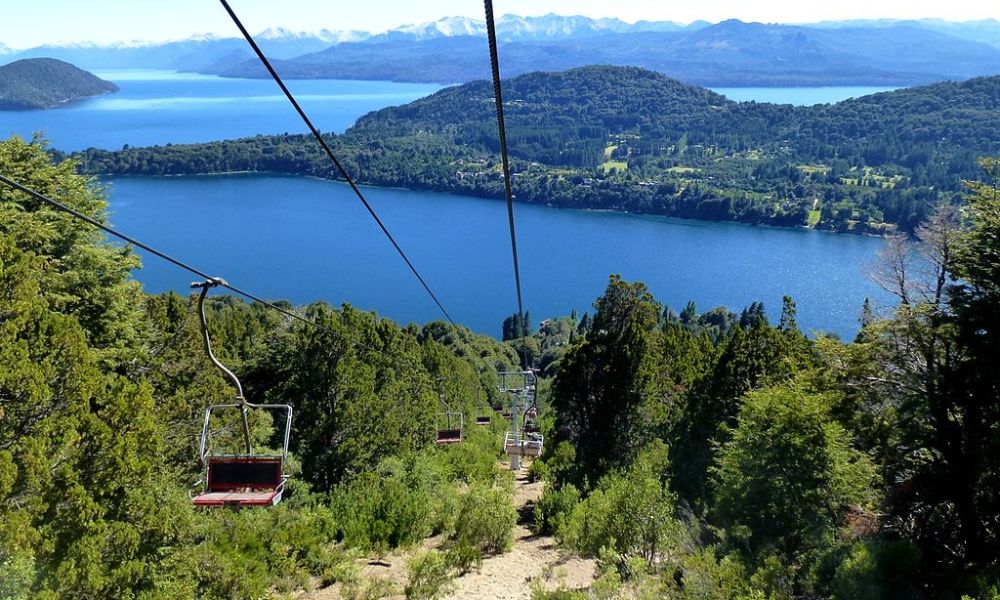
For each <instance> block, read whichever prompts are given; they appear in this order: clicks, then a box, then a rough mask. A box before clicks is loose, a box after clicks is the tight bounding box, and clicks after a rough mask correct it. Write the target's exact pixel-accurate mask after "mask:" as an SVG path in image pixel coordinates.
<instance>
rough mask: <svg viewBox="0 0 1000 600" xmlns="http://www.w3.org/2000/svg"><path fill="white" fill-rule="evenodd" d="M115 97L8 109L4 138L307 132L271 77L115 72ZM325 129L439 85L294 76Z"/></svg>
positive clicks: (89, 139) (63, 143)
mask: <svg viewBox="0 0 1000 600" xmlns="http://www.w3.org/2000/svg"><path fill="white" fill-rule="evenodd" d="M96 75H98V76H100V77H102V78H104V79H107V80H109V81H113V82H115V83H116V84H117V85H118V86H119V87H120V88H121V89H120V90H119V91H118V92H115V93H113V94H107V95H104V96H99V97H97V98H90V99H87V100H82V101H79V102H75V103H73V104H71V105H68V106H65V107H62V108H57V109H51V110H31V111H0V137H4V138H6V137H8V136H10V134H12V133H17V134H19V135H21V136H22V137H26V138H30V137H31V135H32V134H33V133H34V132H36V131H44V132H45V135H46V136H48V138H49V140H50V141H51V142H52V146H53V147H54V148H58V149H60V150H82V149H85V148H90V147H94V148H105V149H117V148H121V147H122V146H123V145H124V144H129V145H131V146H152V145H156V144H161V145H162V144H167V143H172V144H185V143H194V142H209V141H212V140H221V139H232V138H238V137H246V136H251V135H256V134H258V133H265V134H266V133H285V132H289V133H302V132H305V131H306V129H305V126H304V125H303V124H302V121H301V120H300V119H299V116H298V115H297V114H296V113H295V111H294V109H292V107H291V106H290V105H289V104H288V101H287V100H286V99H285V97H284V95H283V94H282V93H281V90H279V89H278V86H277V85H275V83H274V82H273V81H271V80H270V79H268V80H263V79H225V78H222V77H214V76H209V75H195V74H188V73H171V72H167V71H108V72H100V71H99V72H96ZM288 87H289V89H291V90H292V93H294V94H295V96H296V98H297V99H298V100H299V102H300V103H301V104H302V107H303V108H304V109H305V110H306V112H307V113H308V114H309V117H310V118H311V119H312V121H313V123H315V125H316V127H318V128H319V129H320V130H321V131H333V132H338V133H339V132H342V131H344V130H345V129H347V128H348V127H350V126H351V125H353V124H354V122H355V121H356V120H357V119H358V117H360V116H362V115H364V114H366V113H368V112H370V111H373V110H378V109H380V108H384V107H386V106H392V105H397V104H406V103H408V102H412V101H414V100H416V99H418V98H422V97H424V96H427V95H428V94H431V93H433V92H435V91H437V90H439V89H441V86H439V85H435V84H413V83H391V82H385V81H338V80H328V79H327V80H309V81H289V82H288Z"/></svg>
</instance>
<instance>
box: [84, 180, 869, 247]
mask: <svg viewBox="0 0 1000 600" xmlns="http://www.w3.org/2000/svg"><path fill="white" fill-rule="evenodd" d="M87 175H91V176H94V177H97V178H99V179H159V178H164V179H166V178H185V177H192V178H193V177H229V176H251V177H253V176H261V177H290V178H304V179H313V180H316V181H329V182H333V183H339V184H342V185H347V182H346V181H345V180H344V179H341V178H330V177H319V176H316V175H304V174H300V173H282V172H277V171H254V170H242V171H219V172H206V173H169V174H165V175H131V174H120V173H87ZM357 183H358V185H359V186H360V187H363V188H369V189H376V190H399V191H407V192H429V193H435V194H445V195H448V196H453V197H461V198H465V199H468V198H473V199H477V200H484V201H488V202H489V201H499V202H503V198H494V197H491V196H481V195H477V194H470V193H468V192H461V191H453V190H442V189H435V188H429V187H427V188H423V187H405V186H398V185H381V184H378V183H370V182H363V181H358V182H357ZM514 202H515V203H516V204H520V205H522V206H544V207H546V208H552V209H556V210H566V211H578V212H584V213H596V214H610V215H628V216H638V217H655V218H658V219H664V220H677V221H682V222H684V221H688V222H692V223H713V224H734V225H748V226H752V227H761V228H768V229H777V230H783V231H796V230H805V231H815V232H817V233H824V234H832V235H848V236H860V237H870V238H875V239H884V238H885V237H886V236H885V234H879V233H872V232H869V231H864V232H855V231H834V230H831V229H817V228H815V227H810V226H808V225H796V226H792V227H787V226H783V225H772V224H770V223H752V222H746V221H724V220H711V219H695V218H690V217H677V216H673V215H663V214H658V213H644V212H634V211H628V210H615V209H613V208H588V207H573V206H560V205H557V204H548V203H542V202H524V201H521V200H518V199H517V197H516V196H515V198H514Z"/></svg>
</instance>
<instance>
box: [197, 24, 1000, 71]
mask: <svg viewBox="0 0 1000 600" xmlns="http://www.w3.org/2000/svg"><path fill="white" fill-rule="evenodd" d="M452 25H455V24H454V23H452ZM466 25H468V24H466ZM461 29H462V28H461V27H451V28H449V31H450V30H461ZM423 33H427V31H426V30H421V35H423ZM415 35H417V34H412V33H411V34H406V35H404V34H400V35H398V36H394V37H391V38H386V39H382V40H379V41H375V40H374V39H372V40H366V41H362V42H351V43H341V44H337V45H335V46H331V47H329V48H327V49H325V50H323V51H321V52H317V53H312V54H306V55H303V56H300V57H297V58H294V59H290V60H283V61H278V62H277V65H278V69H279V71H280V72H281V73H282V74H283V75H284V76H285V77H288V78H300V79H314V78H330V79H375V80H379V79H384V80H391V81H411V82H437V83H445V84H448V83H461V82H466V81H473V80H477V79H484V78H487V77H489V62H488V61H487V60H486V58H485V57H486V52H485V44H484V41H483V37H482V36H472V35H444V34H442V35H437V36H427V37H420V38H418V37H414V36H415ZM567 35H568V34H567ZM407 36H409V37H407ZM501 58H502V61H503V73H504V75H505V76H516V75H519V74H521V73H527V72H531V71H560V70H564V69H570V68H574V67H580V66H585V65H591V64H607V65H620V66H637V67H643V68H646V69H650V70H654V71H658V72H660V73H664V74H666V75H669V76H671V77H674V78H676V79H679V80H681V81H684V82H687V83H692V84H697V85H703V86H710V87H729V86H733V87H736V86H803V85H883V86H910V85H917V84H925V83H931V82H935V81H942V80H948V79H967V78H969V77H975V76H982V75H993V74H997V73H1000V48H994V47H992V46H990V45H987V44H984V43H982V42H975V41H969V40H965V39H960V38H957V37H954V36H950V35H947V34H943V33H939V32H937V31H932V30H930V29H921V28H917V27H912V26H909V25H887V26H882V27H838V28H833V27H831V28H813V27H802V26H790V25H764V24H761V23H743V22H740V21H735V20H731V21H723V22H722V23H718V24H715V25H709V26H703V27H693V28H691V27H689V28H684V29H675V30H662V29H661V30H659V31H654V30H650V31H634V30H628V31H624V32H619V33H603V34H592V35H589V36H583V37H562V38H560V39H548V40H537V39H536V40H526V41H509V42H506V43H504V44H503V47H502V49H501ZM211 72H213V73H216V74H219V75H223V76H227V77H264V76H266V73H264V71H263V70H262V68H261V67H260V65H259V64H258V63H256V62H255V61H246V62H243V63H240V64H236V65H230V66H228V67H224V68H222V69H218V70H214V71H211Z"/></svg>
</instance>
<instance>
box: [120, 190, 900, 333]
mask: <svg viewBox="0 0 1000 600" xmlns="http://www.w3.org/2000/svg"><path fill="white" fill-rule="evenodd" d="M109 184H110V201H111V208H112V211H113V215H112V221H113V223H114V224H115V225H116V226H118V227H120V228H121V229H122V230H123V231H126V232H128V233H130V234H131V235H134V236H136V237H138V238H139V239H141V240H143V241H145V242H147V243H149V244H151V245H153V246H154V247H156V248H158V249H160V250H162V251H165V252H167V253H170V254H173V255H174V256H176V257H177V258H179V259H181V260H184V261H189V262H190V263H192V264H194V265H195V266H198V267H200V268H202V269H205V270H207V271H209V272H211V273H215V274H217V275H218V276H221V277H224V278H226V279H228V280H229V281H230V283H232V284H234V285H236V286H239V287H243V288H245V289H247V290H249V291H252V292H254V293H257V294H261V295H263V296H265V297H268V298H284V299H290V300H292V301H293V302H296V303H306V302H311V301H314V300H326V301H328V302H330V303H332V304H339V303H341V302H350V303H351V304H353V305H355V306H358V307H360V308H364V309H373V310H376V311H378V313H379V314H380V315H382V316H386V317H390V318H392V319H394V320H397V321H399V322H403V323H406V322H410V321H415V322H421V323H422V322H426V321H429V320H435V319H440V318H441V314H440V313H439V312H438V311H437V308H436V307H435V306H434V305H433V303H432V302H431V300H430V298H429V297H428V296H427V295H426V293H425V292H424V291H423V289H422V288H420V286H419V284H418V283H417V281H416V280H415V279H414V278H413V276H412V275H411V274H410V272H409V271H408V270H407V268H406V266H405V265H404V263H403V262H402V260H400V259H399V257H398V256H397V255H396V254H395V251H394V250H393V249H392V247H391V246H390V245H389V243H388V242H387V241H386V240H385V239H384V238H383V236H382V233H381V232H380V231H379V230H378V228H377V226H376V225H375V224H374V223H373V222H372V220H371V218H370V217H369V216H368V214H367V212H365V211H364V209H363V207H362V206H361V205H360V203H359V202H358V200H357V198H356V197H354V196H353V194H352V193H351V192H350V189H349V188H347V187H346V186H345V185H343V184H339V183H334V182H328V181H320V180H315V179H307V178H300V177H279V176H260V175H257V176H251V175H247V176H210V177H169V178H119V179H112V180H109ZM366 193H367V196H368V197H369V199H370V201H371V202H372V204H373V206H374V207H375V209H376V211H378V212H379V213H380V215H381V216H382V218H383V220H384V221H385V223H386V225H387V226H388V227H389V229H390V230H391V231H392V232H393V234H394V235H395V236H396V238H397V239H398V241H399V242H400V244H401V245H402V246H403V248H404V249H405V250H406V251H407V253H408V254H409V255H410V257H411V258H412V259H413V261H414V263H415V264H416V265H417V268H418V269H420V270H421V272H422V273H423V274H424V276H425V278H426V279H427V281H428V283H429V284H430V285H431V287H432V288H433V289H434V290H435V291H436V293H437V294H438V295H439V297H440V299H441V301H442V302H443V303H444V305H445V306H446V307H447V308H448V310H449V311H450V312H451V313H452V316H453V317H454V318H455V320H456V321H458V322H460V323H462V324H465V325H468V326H469V327H471V328H472V329H473V330H475V331H477V332H480V333H487V334H491V335H499V333H500V324H501V322H502V320H503V318H504V317H505V316H507V315H509V314H511V313H513V312H515V311H516V298H515V294H514V285H513V275H512V267H511V258H510V246H509V241H508V237H507V236H508V233H507V220H506V219H507V217H506V209H505V206H504V204H503V203H502V202H499V201H491V200H483V199H477V198H469V197H462V196H454V195H447V194H437V193H432V192H417V191H404V190H392V189H378V188H368V189H367V190H366ZM515 208H516V217H517V226H518V241H519V249H520V254H521V267H522V277H523V286H524V294H525V303H526V305H525V308H526V309H527V310H530V311H531V314H532V317H533V318H534V319H535V320H536V321H537V320H538V319H542V318H548V317H553V316H559V315H567V314H569V313H570V311H571V310H573V309H576V310H577V311H578V312H579V313H580V314H581V315H582V314H583V312H584V311H586V310H590V307H591V303H592V302H593V301H594V299H595V298H597V296H599V295H600V294H601V293H602V292H603V290H604V288H605V286H606V285H607V281H608V276H609V274H611V273H620V274H622V275H623V276H624V277H626V278H627V279H629V280H639V281H643V282H645V283H646V284H648V285H649V287H650V289H651V290H652V292H653V294H654V295H655V296H656V297H657V299H658V300H660V301H661V302H665V303H667V304H668V305H670V306H672V307H674V308H675V309H677V310H679V309H680V308H683V306H684V304H685V303H686V302H687V301H688V300H694V301H695V302H697V304H698V307H699V310H702V311H704V310H707V309H709V308H712V307H714V306H718V305H725V306H728V307H729V308H731V309H733V310H736V311H738V310H740V309H741V308H742V307H744V306H746V305H748V304H750V303H751V302H753V301H756V300H760V301H763V302H764V303H765V305H766V307H767V308H768V312H769V313H770V314H771V315H772V317H776V316H777V312H778V311H779V310H780V308H781V299H782V295H784V294H788V295H791V296H792V297H793V298H795V300H796V301H797V303H798V309H799V315H798V316H799V324H800V326H801V327H802V328H803V329H804V330H806V331H811V330H825V331H831V332H835V333H838V334H840V335H841V336H844V337H850V336H853V335H854V333H855V332H856V331H857V320H858V316H859V315H860V311H861V305H862V303H863V301H864V299H865V297H870V298H872V299H873V301H874V302H875V303H876V304H887V303H888V302H889V301H890V299H889V298H888V297H886V295H885V294H884V293H883V292H882V291H881V290H880V289H878V288H877V287H876V286H875V285H873V284H872V283H871V282H870V281H869V280H868V279H867V278H866V277H865V276H864V274H863V268H864V266H865V265H866V264H867V263H869V262H870V261H872V260H873V258H874V255H875V252H876V251H877V250H878V248H879V247H880V245H881V241H880V240H878V239H874V238H868V237H861V236H853V235H836V234H830V233H823V232H817V231H812V230H804V229H778V228H769V227H755V226H749V225H739V224H727V223H707V222H700V221H686V220H678V219H665V218H657V217H643V216H634V215H627V214H614V213H599V212H588V211H574V210H565V209H554V208H547V207H541V206H529V205H517V206H516V207H515ZM144 263H145V268H144V269H143V270H142V271H140V272H138V273H137V275H136V276H137V278H138V279H139V280H140V281H141V282H143V283H144V284H145V286H146V289H147V290H148V291H151V292H159V291H165V290H170V289H173V290H177V291H178V292H181V293H186V291H187V289H188V287H187V286H188V283H189V282H190V280H191V275H190V274H189V273H186V272H184V271H180V270H178V269H177V268H176V267H173V266H171V265H168V264H166V263H164V262H162V261H160V260H159V259H157V258H155V257H148V258H145V259H144Z"/></svg>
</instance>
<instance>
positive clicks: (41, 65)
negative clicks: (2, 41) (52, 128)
mask: <svg viewBox="0 0 1000 600" xmlns="http://www.w3.org/2000/svg"><path fill="white" fill-rule="evenodd" d="M116 91H118V86H117V85H115V84H113V83H111V82H110V81H104V80H103V79H100V78H99V77H97V76H95V75H93V74H91V73H88V72H87V71H84V70H83V69H78V68H77V67H74V66H73V65H71V64H69V63H67V62H63V61H61V60H56V59H54V58H29V59H24V60H18V61H15V62H12V63H10V64H7V65H3V66H0V110H27V109H33V108H53V107H56V106H59V105H61V104H64V103H66V102H71V101H73V100H80V99H81V98H89V97H91V96H99V95H101V94H107V93H109V92H116Z"/></svg>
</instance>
